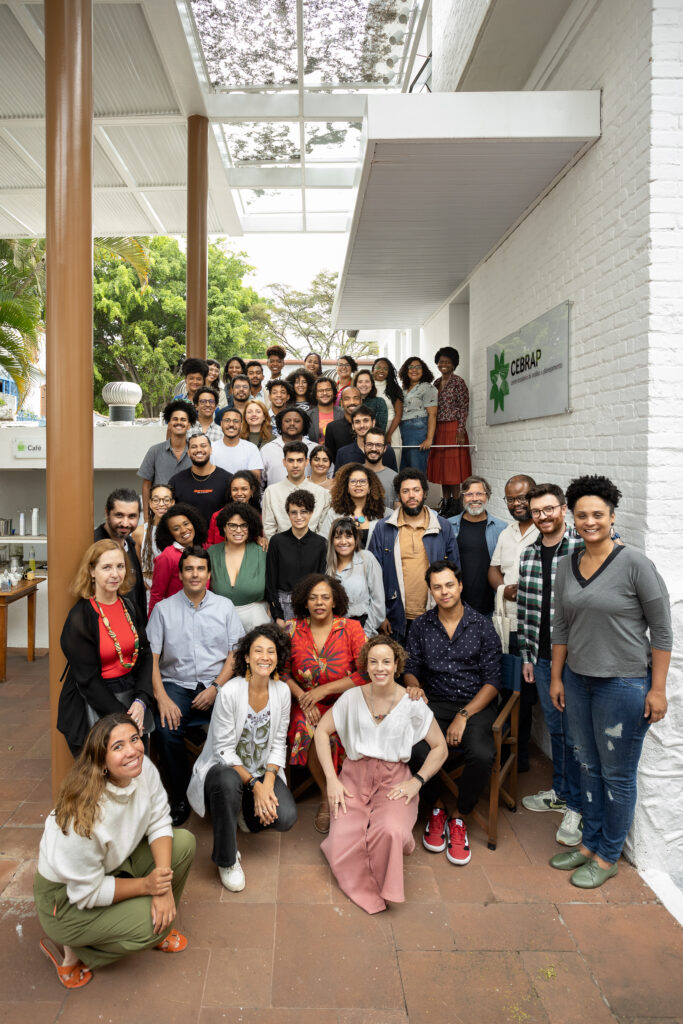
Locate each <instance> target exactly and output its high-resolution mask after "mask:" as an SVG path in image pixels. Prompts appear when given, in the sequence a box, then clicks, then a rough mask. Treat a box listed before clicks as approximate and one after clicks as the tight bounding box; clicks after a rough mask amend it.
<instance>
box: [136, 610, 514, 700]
mask: <svg viewBox="0 0 683 1024" xmlns="http://www.w3.org/2000/svg"><path fill="white" fill-rule="evenodd" d="M162 603H163V602H162ZM407 648H408V663H407V665H406V672H411V673H412V674H413V675H414V676H416V677H417V679H419V681H420V686H421V687H422V689H423V690H424V691H425V693H426V694H427V697H429V699H430V700H432V699H434V700H450V701H465V703H466V702H467V701H469V700H471V699H472V697H476V695H477V694H478V693H479V691H480V690H481V688H482V686H483V685H484V684H485V683H490V685H491V686H495V687H496V689H497V690H500V688H501V670H500V656H501V646H500V640H499V639H498V635H497V633H496V631H495V629H494V628H493V626H492V624H491V622H490V620H489V619H487V618H486V616H484V615H480V614H479V612H475V610H474V608H470V606H469V605H468V604H464V605H463V616H462V618H461V620H460V622H459V623H458V625H457V627H456V630H455V633H454V634H453V636H452V637H451V638H449V636H448V633H447V632H446V630H445V629H444V627H443V625H442V624H441V622H440V620H439V609H438V608H430V610H429V611H428V612H425V613H424V615H420V617H419V618H417V619H415V621H414V622H413V626H412V629H411V630H410V633H409V634H408V643H407ZM152 649H153V648H152Z"/></svg>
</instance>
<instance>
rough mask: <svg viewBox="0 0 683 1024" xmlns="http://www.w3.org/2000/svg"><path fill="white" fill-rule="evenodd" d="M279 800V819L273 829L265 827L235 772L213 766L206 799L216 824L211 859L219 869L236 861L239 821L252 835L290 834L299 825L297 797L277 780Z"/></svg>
mask: <svg viewBox="0 0 683 1024" xmlns="http://www.w3.org/2000/svg"><path fill="white" fill-rule="evenodd" d="M274 793H275V796H276V797H277V799H278V809H277V818H276V819H275V821H274V822H273V824H272V825H262V824H261V822H260V820H259V819H258V818H257V817H256V815H255V814H254V796H253V794H252V793H251V791H250V790H248V789H245V787H244V783H243V782H242V780H241V778H240V777H239V775H238V774H237V772H236V771H235V769H234V768H231V767H230V766H229V765H226V764H214V765H212V766H211V768H209V771H208V773H207V776H206V778H205V780H204V799H205V801H206V807H207V810H208V811H209V813H210V814H211V821H212V823H213V853H212V854H211V859H212V861H213V862H214V864H217V865H218V867H219V868H230V867H232V865H233V864H234V863H235V861H236V860H237V818H238V817H239V813H240V811H242V813H243V815H244V820H245V822H246V823H247V828H248V829H249V831H250V832H261V831H263V829H266V828H274V829H275V831H276V832H289V830H290V828H292V826H293V825H295V824H296V819H297V810H296V804H295V803H294V797H293V796H292V794H291V793H290V791H289V790H288V789H287V786H286V785H285V783H284V782H283V781H282V779H281V778H280V777H279V776H278V777H277V778H276V779H275V787H274Z"/></svg>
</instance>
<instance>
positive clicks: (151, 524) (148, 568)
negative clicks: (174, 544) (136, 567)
mask: <svg viewBox="0 0 683 1024" xmlns="http://www.w3.org/2000/svg"><path fill="white" fill-rule="evenodd" d="M174 504H175V494H174V493H173V487H172V486H171V484H170V483H168V484H155V486H154V487H152V489H151V491H150V492H149V516H148V518H147V522H146V523H144V524H143V531H142V542H141V543H140V545H139V548H138V558H139V559H140V565H141V567H142V575H143V577H144V580H145V587H146V588H147V602H148V604H149V588H150V587H151V586H152V571H153V569H154V562H155V560H156V557H157V555H158V554H160V551H159V548H158V547H157V544H156V533H157V526H158V525H159V523H160V522H161V517H162V516H163V514H164V512H168V510H169V508H170V507H171V505H174ZM138 529H140V527H138ZM136 532H137V531H136ZM133 536H134V537H135V533H134V534H133ZM136 546H137V542H136Z"/></svg>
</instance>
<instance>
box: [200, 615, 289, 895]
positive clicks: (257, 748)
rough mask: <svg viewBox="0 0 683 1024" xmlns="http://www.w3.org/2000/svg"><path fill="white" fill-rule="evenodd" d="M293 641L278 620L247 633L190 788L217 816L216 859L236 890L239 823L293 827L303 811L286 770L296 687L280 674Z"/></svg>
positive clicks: (239, 884)
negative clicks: (299, 810) (291, 692)
mask: <svg viewBox="0 0 683 1024" xmlns="http://www.w3.org/2000/svg"><path fill="white" fill-rule="evenodd" d="M289 648H290V642H289V637H288V636H287V634H286V633H285V632H284V631H283V630H281V629H280V628H279V627H278V626H276V625H274V624H272V623H266V624H265V625H262V626H256V627H255V628H254V629H252V630H251V631H250V632H249V633H247V634H246V636H243V637H242V639H241V640H240V642H239V644H238V645H237V648H236V649H235V672H236V675H235V676H234V677H233V678H232V679H230V680H228V682H227V683H225V685H224V686H222V687H221V688H220V690H219V691H218V696H217V697H216V701H215V703H214V706H213V713H212V715H211V724H210V726H209V733H208V736H207V738H206V743H205V744H204V749H203V751H202V753H201V754H200V756H199V757H198V758H197V761H196V762H195V765H194V769H193V771H192V779H191V781H190V785H189V787H188V790H187V796H188V799H189V801H190V804H191V805H192V807H193V808H194V810H195V811H196V812H197V814H199V815H200V816H201V817H204V815H205V814H206V812H207V811H208V812H209V813H210V815H211V820H212V823H213V853H212V855H211V859H212V860H213V861H214V863H215V864H216V865H217V867H218V874H219V876H220V880H221V883H222V884H223V886H224V888H226V889H228V890H229V891H230V892H241V890H242V889H244V886H245V878H244V871H243V870H242V865H241V863H240V860H241V857H240V854H239V852H238V850H237V826H238V824H239V826H240V828H241V829H242V830H243V831H245V832H260V831H261V830H262V829H265V828H274V829H275V830H276V831H277V832H287V831H289V829H290V828H292V826H293V825H294V824H295V822H296V818H297V811H296V804H295V803H294V798H293V796H292V794H291V793H290V791H289V789H288V788H287V782H286V779H285V773H284V766H285V764H286V763H287V762H286V758H287V729H288V727H289V712H290V705H291V694H290V691H289V687H288V686H287V684H286V683H283V682H282V680H281V679H280V678H279V673H280V672H282V670H283V669H284V666H285V663H286V661H287V659H288V657H289Z"/></svg>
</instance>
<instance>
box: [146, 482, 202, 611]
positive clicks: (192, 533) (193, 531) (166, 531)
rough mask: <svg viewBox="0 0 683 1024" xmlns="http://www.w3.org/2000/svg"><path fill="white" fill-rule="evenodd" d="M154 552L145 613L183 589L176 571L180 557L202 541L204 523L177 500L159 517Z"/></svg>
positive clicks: (193, 511) (195, 511)
mask: <svg viewBox="0 0 683 1024" xmlns="http://www.w3.org/2000/svg"><path fill="white" fill-rule="evenodd" d="M156 543H157V547H158V548H159V552H160V554H158V555H157V557H156V559H155V562H154V569H153V570H152V587H151V590H150V592H149V614H150V615H151V614H152V609H153V608H154V605H155V604H156V603H157V601H163V599H164V598H165V597H171V596H172V595H173V594H177V593H178V591H180V590H182V589H183V585H182V583H181V582H180V576H179V574H178V566H179V564H180V556H181V555H182V553H183V551H184V549H185V548H186V547H189V546H190V545H192V544H199V545H200V546H204V545H205V544H206V523H205V522H204V517H203V516H201V515H200V514H199V512H198V511H197V509H196V508H194V506H192V505H186V504H184V503H183V502H182V501H179V502H178V504H177V505H173V506H171V508H170V509H169V510H168V512H165V513H164V515H163V516H162V517H161V522H160V523H159V525H158V526H157V533H156Z"/></svg>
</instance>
